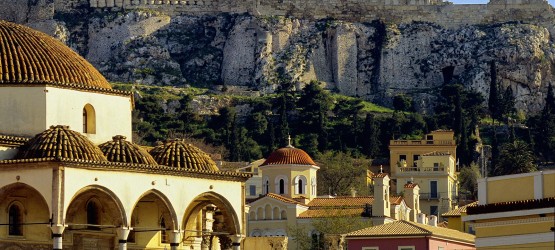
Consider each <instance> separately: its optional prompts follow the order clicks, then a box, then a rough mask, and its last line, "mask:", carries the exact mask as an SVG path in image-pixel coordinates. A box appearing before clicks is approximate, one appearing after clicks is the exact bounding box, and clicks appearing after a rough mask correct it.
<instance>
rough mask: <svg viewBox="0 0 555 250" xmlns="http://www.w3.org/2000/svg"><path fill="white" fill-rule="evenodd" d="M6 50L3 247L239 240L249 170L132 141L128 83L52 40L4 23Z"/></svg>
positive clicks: (1, 108)
mask: <svg viewBox="0 0 555 250" xmlns="http://www.w3.org/2000/svg"><path fill="white" fill-rule="evenodd" d="M0 48H2V49H0V56H1V57H2V58H3V60H0V121H1V122H0V172H1V174H0V211H1V213H2V216H0V225H1V226H0V249H9V250H23V249H29V250H31V249H33V250H35V249H55V250H61V249H172V250H174V249H197V250H200V249H210V250H215V249H231V248H233V249H240V248H241V242H242V239H243V238H244V235H245V233H246V217H245V214H246V207H245V185H244V183H245V181H246V180H247V179H248V178H250V176H251V175H250V174H244V173H236V172H225V171H219V170H218V168H217V166H216V164H215V163H214V161H213V160H212V159H210V157H209V156H208V155H207V154H206V153H204V152H202V151H201V150H200V149H198V148H196V147H194V146H193V145H190V144H187V143H186V142H184V141H183V140H178V139H175V140H169V141H167V142H165V143H163V144H162V145H159V146H157V147H154V148H152V149H151V150H150V151H146V150H145V148H144V147H142V146H140V145H137V144H134V143H133V142H132V141H131V140H130V138H131V111H132V108H133V99H132V95H131V93H129V92H123V91H118V90H114V89H112V88H111V85H110V84H109V83H108V82H107V81H106V79H105V78H104V77H103V76H102V75H101V74H100V73H99V72H98V71H97V70H96V69H95V68H94V67H92V65H90V64H89V63H88V62H87V61H86V60H84V59H83V58H82V57H80V56H79V55H77V54H76V53H75V52H73V51H72V50H71V49H69V48H67V47H66V46H65V45H63V44H62V43H60V42H58V41H56V40H54V39H53V38H51V37H49V36H47V35H45V34H43V33H40V32H38V31H35V30H32V29H30V28H28V27H25V26H22V25H18V24H13V23H9V22H5V21H0ZM60 124H61V125H60Z"/></svg>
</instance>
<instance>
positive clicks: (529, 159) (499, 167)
mask: <svg viewBox="0 0 555 250" xmlns="http://www.w3.org/2000/svg"><path fill="white" fill-rule="evenodd" d="M534 161H535V157H534V154H533V153H532V151H531V150H530V149H529V147H528V144H527V143H526V142H523V141H520V140H516V141H514V142H510V143H506V144H504V145H503V147H502V148H501V154H500V157H499V160H498V162H497V164H496V165H495V166H494V174H495V175H509V174H521V173H529V172H533V171H536V170H537V168H536V165H535V164H534Z"/></svg>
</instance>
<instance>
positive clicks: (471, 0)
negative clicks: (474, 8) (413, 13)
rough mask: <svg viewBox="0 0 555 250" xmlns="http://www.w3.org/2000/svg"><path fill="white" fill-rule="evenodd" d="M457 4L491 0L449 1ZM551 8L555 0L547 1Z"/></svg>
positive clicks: (554, 4)
mask: <svg viewBox="0 0 555 250" xmlns="http://www.w3.org/2000/svg"><path fill="white" fill-rule="evenodd" d="M449 1H450V2H453V3H455V4H474V3H488V2H489V0H449ZM547 1H548V2H549V3H550V4H551V6H555V0H547Z"/></svg>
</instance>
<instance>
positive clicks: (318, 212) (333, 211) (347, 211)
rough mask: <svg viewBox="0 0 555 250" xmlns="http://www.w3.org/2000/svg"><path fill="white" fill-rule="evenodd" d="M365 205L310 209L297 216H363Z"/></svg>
mask: <svg viewBox="0 0 555 250" xmlns="http://www.w3.org/2000/svg"><path fill="white" fill-rule="evenodd" d="M364 209H365V208H363V207H360V208H358V207H357V208H329V209H309V210H306V211H304V212H302V213H300V214H299V215H298V216H297V218H300V219H307V218H326V217H347V216H361V215H362V213H363V212H364Z"/></svg>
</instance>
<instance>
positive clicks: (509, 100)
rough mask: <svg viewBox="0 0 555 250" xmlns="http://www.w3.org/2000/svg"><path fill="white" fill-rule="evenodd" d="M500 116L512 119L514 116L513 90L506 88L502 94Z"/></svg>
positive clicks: (509, 87)
mask: <svg viewBox="0 0 555 250" xmlns="http://www.w3.org/2000/svg"><path fill="white" fill-rule="evenodd" d="M501 108H502V115H503V116H505V117H513V116H514V115H515V114H516V109H515V97H514V95H513V89H512V88H511V86H508V87H507V89H506V90H505V92H503V99H502V100H501Z"/></svg>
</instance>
